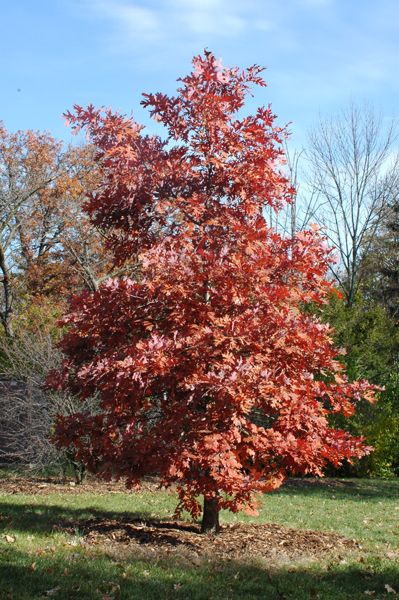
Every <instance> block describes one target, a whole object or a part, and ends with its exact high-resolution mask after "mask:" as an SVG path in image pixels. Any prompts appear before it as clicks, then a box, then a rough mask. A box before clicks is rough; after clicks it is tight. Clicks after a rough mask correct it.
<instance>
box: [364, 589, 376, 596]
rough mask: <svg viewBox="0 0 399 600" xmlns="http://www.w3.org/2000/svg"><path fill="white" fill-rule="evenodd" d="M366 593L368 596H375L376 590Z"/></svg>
mask: <svg viewBox="0 0 399 600" xmlns="http://www.w3.org/2000/svg"><path fill="white" fill-rule="evenodd" d="M364 593H365V594H366V596H374V594H375V590H366V591H365V592H364Z"/></svg>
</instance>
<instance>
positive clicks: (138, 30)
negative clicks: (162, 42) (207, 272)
mask: <svg viewBox="0 0 399 600" xmlns="http://www.w3.org/2000/svg"><path fill="white" fill-rule="evenodd" d="M88 4H89V6H90V8H91V9H92V11H93V12H94V14H95V15H96V16H99V17H102V18H105V19H106V20H107V21H109V22H111V23H113V25H114V27H115V28H116V30H117V34H118V36H120V35H124V36H127V37H128V39H129V40H131V39H132V38H133V39H138V40H144V41H145V40H149V41H151V40H154V39H155V38H158V37H160V36H161V35H162V30H163V25H162V20H161V19H160V15H159V14H158V13H157V12H156V11H155V10H151V9H149V8H146V7H144V6H140V5H138V4H135V3H134V2H119V1H118V0H88Z"/></svg>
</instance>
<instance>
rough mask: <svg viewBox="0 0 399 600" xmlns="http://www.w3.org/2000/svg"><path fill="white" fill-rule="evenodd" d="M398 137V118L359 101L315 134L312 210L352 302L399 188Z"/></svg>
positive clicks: (336, 273) (310, 180)
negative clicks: (364, 262)
mask: <svg viewBox="0 0 399 600" xmlns="http://www.w3.org/2000/svg"><path fill="white" fill-rule="evenodd" d="M397 139H398V138H397V130H396V126H395V123H394V122H393V121H391V122H389V123H388V124H386V122H385V121H384V119H383V118H382V116H381V115H379V114H377V113H376V112H375V111H374V110H373V109H371V108H370V107H367V106H365V107H362V108H360V107H357V106H354V105H351V106H350V107H349V108H348V109H347V110H345V111H343V112H342V113H341V114H340V115H338V116H336V117H333V118H330V119H328V120H325V121H320V122H319V124H318V125H317V126H316V127H315V128H314V130H313V131H312V132H311V133H310V136H309V148H308V150H307V152H306V157H307V161H308V168H309V170H308V177H307V179H308V187H309V190H310V194H311V198H312V202H313V207H312V209H311V211H310V212H311V213H312V218H313V220H314V221H315V222H317V223H318V224H319V225H320V226H321V227H322V228H323V229H324V232H325V234H326V235H327V237H328V238H329V240H330V242H331V244H332V245H333V246H334V247H335V248H336V251H337V254H338V258H339V262H338V264H337V265H336V266H335V267H333V268H332V271H333V274H334V277H335V278H336V279H337V281H338V283H339V284H340V287H341V288H342V290H343V293H344V294H345V298H346V302H347V303H348V304H351V303H352V302H353V300H354V298H355V295H356V292H357V290H358V289H359V285H360V284H361V281H362V270H361V264H362V256H363V255H364V254H365V253H367V251H368V249H369V246H370V243H371V240H372V239H373V235H374V233H375V231H376V230H377V228H378V225H379V223H380V221H381V218H382V215H383V213H384V210H385V207H386V206H387V203H389V202H390V201H391V200H392V198H393V197H394V196H396V195H397V193H398V189H399V155H398V153H397V151H396V142H397ZM315 199H317V202H315V201H314V200H315Z"/></svg>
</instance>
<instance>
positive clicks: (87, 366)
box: [52, 52, 372, 531]
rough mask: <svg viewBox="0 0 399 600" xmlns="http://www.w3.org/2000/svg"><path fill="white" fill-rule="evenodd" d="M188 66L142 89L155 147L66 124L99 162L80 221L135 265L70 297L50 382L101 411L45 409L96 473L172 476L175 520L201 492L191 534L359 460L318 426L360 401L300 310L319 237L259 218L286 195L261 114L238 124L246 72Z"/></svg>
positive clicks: (357, 447) (118, 132)
mask: <svg viewBox="0 0 399 600" xmlns="http://www.w3.org/2000/svg"><path fill="white" fill-rule="evenodd" d="M193 65H194V71H193V72H192V73H191V74H190V75H189V76H187V77H185V78H184V79H182V80H181V87H180V89H179V90H178V94H177V96H175V97H168V96H165V95H163V94H155V95H151V94H150V95H144V101H143V104H144V106H146V107H148V108H149V109H150V111H151V114H152V116H153V117H155V118H156V119H157V120H159V121H161V122H162V123H163V124H164V125H165V126H166V128H167V132H168V137H167V140H166V141H161V140H160V139H159V138H157V137H149V136H145V135H143V133H142V128H141V127H140V126H138V125H137V124H136V123H135V122H133V121H132V120H130V119H125V118H124V117H122V116H120V115H118V114H114V113H112V112H111V111H105V112H103V111H99V110H95V109H94V108H93V107H92V106H89V107H88V108H87V109H86V110H84V109H82V108H79V107H77V108H76V114H75V115H72V114H69V115H68V117H69V119H70V120H71V122H72V123H73V124H74V125H75V126H78V127H82V126H83V127H86V129H87V131H88V134H89V137H90V140H91V142H92V143H93V144H94V145H95V146H96V148H97V149H98V154H97V158H98V160H99V161H100V162H101V172H102V178H103V179H102V185H101V187H100V188H99V190H98V192H96V193H95V194H93V196H92V198H91V200H90V202H89V203H88V205H87V210H88V212H89V214H90V216H91V218H92V220H93V222H94V223H95V224H96V225H98V226H100V227H101V228H103V229H104V230H106V231H107V232H108V239H109V240H110V243H111V245H112V248H113V251H114V253H115V261H116V262H117V263H118V264H120V265H123V264H124V263H125V262H126V261H127V260H131V257H132V256H136V255H137V256H138V259H139V264H140V277H139V279H136V280H133V279H131V278H128V277H119V278H113V279H110V280H108V281H106V282H104V283H103V284H102V285H100V286H99V288H98V290H97V291H95V292H92V293H89V292H85V293H83V294H82V295H78V296H76V297H75V298H74V299H73V301H72V305H71V313H70V314H69V316H67V317H66V318H65V324H66V325H67V326H68V333H67V334H66V336H65V337H64V340H63V342H62V348H63V350H64V352H65V355H66V360H65V363H64V368H63V370H61V371H60V372H59V373H58V374H54V376H53V379H52V383H53V385H56V386H59V387H60V388H61V389H64V390H68V391H69V392H71V393H72V394H73V395H77V396H79V397H80V398H81V399H82V400H86V399H88V398H90V397H92V396H96V395H97V394H98V396H99V401H100V409H99V411H98V412H96V413H95V414H89V413H83V412H78V413H76V414H75V415H72V416H69V417H65V416H60V418H59V419H58V425H57V439H58V443H59V444H60V445H61V446H63V445H67V446H68V445H70V444H71V443H72V444H73V445H74V446H75V447H76V448H77V450H78V452H77V456H78V457H79V459H81V460H82V461H83V462H84V463H85V464H86V465H87V466H88V467H89V469H91V470H94V471H96V472H97V473H98V474H99V475H101V476H102V477H105V478H110V477H111V476H113V475H116V476H117V477H126V478H127V484H128V485H133V484H134V483H138V482H139V481H140V478H141V477H142V476H143V475H145V474H148V473H157V474H158V475H159V476H160V478H161V483H162V484H163V485H170V484H171V483H173V482H177V484H178V487H177V489H178V494H179V498H180V504H179V507H178V510H181V509H187V510H188V511H189V512H190V513H191V514H192V515H193V516H194V517H195V516H198V515H199V514H200V512H201V506H200V504H199V502H198V496H199V495H200V494H202V495H203V496H204V511H203V520H202V529H203V531H210V530H212V531H217V530H218V527H219V521H218V515H219V510H220V508H227V509H230V510H232V511H238V510H240V509H242V508H243V507H245V506H246V507H249V508H253V507H254V496H253V495H254V493H255V492H264V491H268V490H271V489H273V488H275V487H277V486H279V485H280V484H281V482H282V481H283V479H284V477H285V476H286V474H287V473H315V474H321V473H322V469H323V468H324V467H325V465H326V464H327V463H329V462H331V463H333V464H335V465H338V464H340V463H341V461H342V460H344V459H351V458H352V457H355V456H360V455H362V454H363V453H364V452H365V451H366V449H365V448H364V447H363V445H362V441H361V439H359V438H355V437H353V436H351V435H349V434H347V433H344V432H343V431H341V430H336V429H333V428H332V427H330V425H329V423H328V415H329V414H331V413H340V412H342V413H343V414H344V415H346V416H347V415H350V414H352V413H353V411H354V403H355V402H356V401H357V400H359V399H360V398H362V397H363V398H369V399H370V398H371V397H372V391H371V387H370V386H369V384H367V382H355V383H352V384H350V383H348V381H347V378H346V376H345V374H344V372H343V367H342V365H341V363H340V362H339V361H337V360H336V356H337V350H336V349H335V348H334V346H333V344H332V341H331V331H330V329H329V327H328V326H327V325H323V324H322V323H321V322H320V321H319V320H318V319H316V318H315V317H314V316H312V315H310V314H309V312H306V311H305V310H303V306H305V305H308V304H309V303H314V302H316V303H324V302H326V298H327V294H328V291H329V290H330V288H331V286H330V284H329V283H328V282H327V281H326V279H325V274H326V272H327V269H328V262H329V251H328V250H327V249H326V248H325V242H324V240H323V238H321V237H320V236H319V235H318V234H317V232H315V231H307V232H302V233H299V234H296V235H295V236H293V237H291V236H290V237H288V238H283V237H281V236H279V235H278V234H276V233H275V232H274V231H273V230H272V229H271V228H270V227H268V225H267V223H266V220H265V217H264V214H265V209H268V208H269V207H274V208H275V209H276V210H278V209H279V208H280V207H282V206H284V205H285V204H286V203H287V202H290V200H291V198H292V190H291V188H290V186H289V184H288V182H287V180H286V179H285V177H284V176H283V175H282V173H281V172H280V171H279V163H280V161H281V158H282V154H283V151H282V148H281V143H282V138H283V136H284V130H283V129H281V128H279V127H277V126H275V124H274V116H273V114H272V112H271V110H270V109H265V108H259V109H258V110H257V112H256V114H255V115H254V116H247V117H241V118H240V116H239V114H238V111H239V110H240V109H241V108H242V107H243V105H244V101H245V97H246V95H247V93H248V92H249V89H250V87H251V85H253V84H258V85H264V82H263V80H262V79H261V77H260V72H261V69H260V68H259V67H257V66H254V67H251V68H249V69H247V70H245V71H241V70H239V69H237V68H233V69H229V68H223V67H222V66H221V65H220V63H219V62H218V61H216V59H215V57H214V56H213V55H212V54H211V53H209V52H206V53H205V55H204V56H203V57H200V56H198V57H196V58H194V61H193ZM254 413H256V414H257V415H259V414H261V415H262V417H263V419H262V425H259V424H256V423H255V419H254V418H253V415H254Z"/></svg>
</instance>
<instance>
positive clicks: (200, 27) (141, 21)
mask: <svg viewBox="0 0 399 600" xmlns="http://www.w3.org/2000/svg"><path fill="white" fill-rule="evenodd" d="M81 1H82V2H83V3H84V5H86V6H88V7H89V9H90V11H91V13H92V15H94V16H95V17H97V18H102V19H105V20H106V21H108V23H109V24H110V26H111V27H112V28H113V30H114V34H118V35H119V37H121V36H124V37H125V40H126V42H128V41H131V40H132V39H136V40H142V41H146V40H148V41H154V40H157V39H159V40H162V39H167V38H173V37H174V36H179V37H180V38H183V39H184V38H187V37H190V36H199V37H201V36H210V37H211V36H218V37H222V38H236V37H237V36H240V35H242V34H246V33H249V32H250V31H251V30H253V29H260V30H263V31H266V30H270V29H272V27H273V25H272V23H271V22H270V20H267V19H265V18H259V15H257V14H256V12H253V10H251V8H252V7H251V0H250V1H249V2H248V3H243V2H241V1H240V0H163V1H162V2H157V3H154V4H151V3H146V5H145V6H144V5H142V4H140V3H139V2H138V1H134V0H133V1H129V0H81ZM255 5H256V3H254V6H255Z"/></svg>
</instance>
